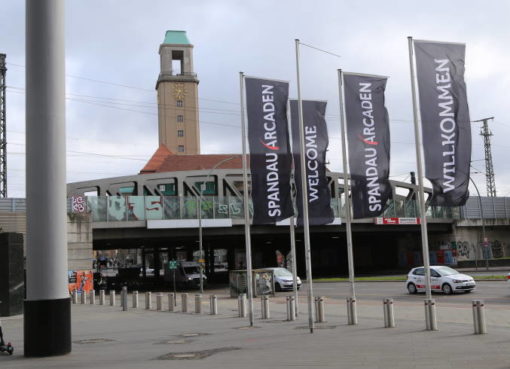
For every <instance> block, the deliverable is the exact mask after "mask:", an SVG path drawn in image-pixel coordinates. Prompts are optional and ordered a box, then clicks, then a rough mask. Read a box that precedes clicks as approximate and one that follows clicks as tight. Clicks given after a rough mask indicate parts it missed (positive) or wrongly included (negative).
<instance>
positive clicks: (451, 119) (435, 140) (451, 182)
mask: <svg viewBox="0 0 510 369" xmlns="http://www.w3.org/2000/svg"><path fill="white" fill-rule="evenodd" d="M413 44H414V50H415V55H416V78H417V82H418V94H419V106H420V115H421V129H422V135H423V152H424V161H425V177H427V179H428V180H429V181H430V182H431V183H432V199H431V202H430V203H431V205H440V206H461V205H464V204H465V203H466V201H467V199H468V197H469V191H468V186H469V172H470V170H469V168H470V163H471V124H470V120H469V109H468V103H467V95H466V84H465V82H464V60H465V50H466V46H465V45H464V44H456V43H441V42H431V41H417V40H414V42H413Z"/></svg>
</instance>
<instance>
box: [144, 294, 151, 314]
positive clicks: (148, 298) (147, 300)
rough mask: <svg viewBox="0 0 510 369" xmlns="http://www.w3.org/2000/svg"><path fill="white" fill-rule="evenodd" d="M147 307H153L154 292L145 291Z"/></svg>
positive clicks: (148, 308)
mask: <svg viewBox="0 0 510 369" xmlns="http://www.w3.org/2000/svg"><path fill="white" fill-rule="evenodd" d="M145 309H146V310H150V309H152V293H151V292H145Z"/></svg>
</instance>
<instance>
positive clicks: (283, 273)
mask: <svg viewBox="0 0 510 369" xmlns="http://www.w3.org/2000/svg"><path fill="white" fill-rule="evenodd" d="M264 269H269V270H272V271H273V274H274V284H275V289H276V290H277V291H284V290H292V289H293V288H294V276H293V274H292V273H291V272H290V271H289V270H288V269H285V268H281V267H274V268H264ZM300 287H301V279H300V278H299V277H297V288H298V290H299V288H300Z"/></svg>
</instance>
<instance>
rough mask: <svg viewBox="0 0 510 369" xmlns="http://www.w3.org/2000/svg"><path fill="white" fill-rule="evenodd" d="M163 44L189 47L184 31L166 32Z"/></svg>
mask: <svg viewBox="0 0 510 369" xmlns="http://www.w3.org/2000/svg"><path fill="white" fill-rule="evenodd" d="M163 44H172V45H191V43H190V42H189V40H188V37H187V36H186V31H173V30H169V31H166V34H165V40H164V41H163Z"/></svg>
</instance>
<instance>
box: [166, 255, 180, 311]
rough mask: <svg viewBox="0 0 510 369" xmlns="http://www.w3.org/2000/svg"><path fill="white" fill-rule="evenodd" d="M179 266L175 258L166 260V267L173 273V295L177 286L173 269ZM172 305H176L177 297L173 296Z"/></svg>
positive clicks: (175, 293) (175, 294)
mask: <svg viewBox="0 0 510 369" xmlns="http://www.w3.org/2000/svg"><path fill="white" fill-rule="evenodd" d="M178 266H179V262H178V261H177V260H170V261H169V262H168V269H170V270H171V271H172V273H173V281H174V296H177V288H176V285H175V271H176V270H177V267H178ZM174 306H177V299H176V298H174Z"/></svg>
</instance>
